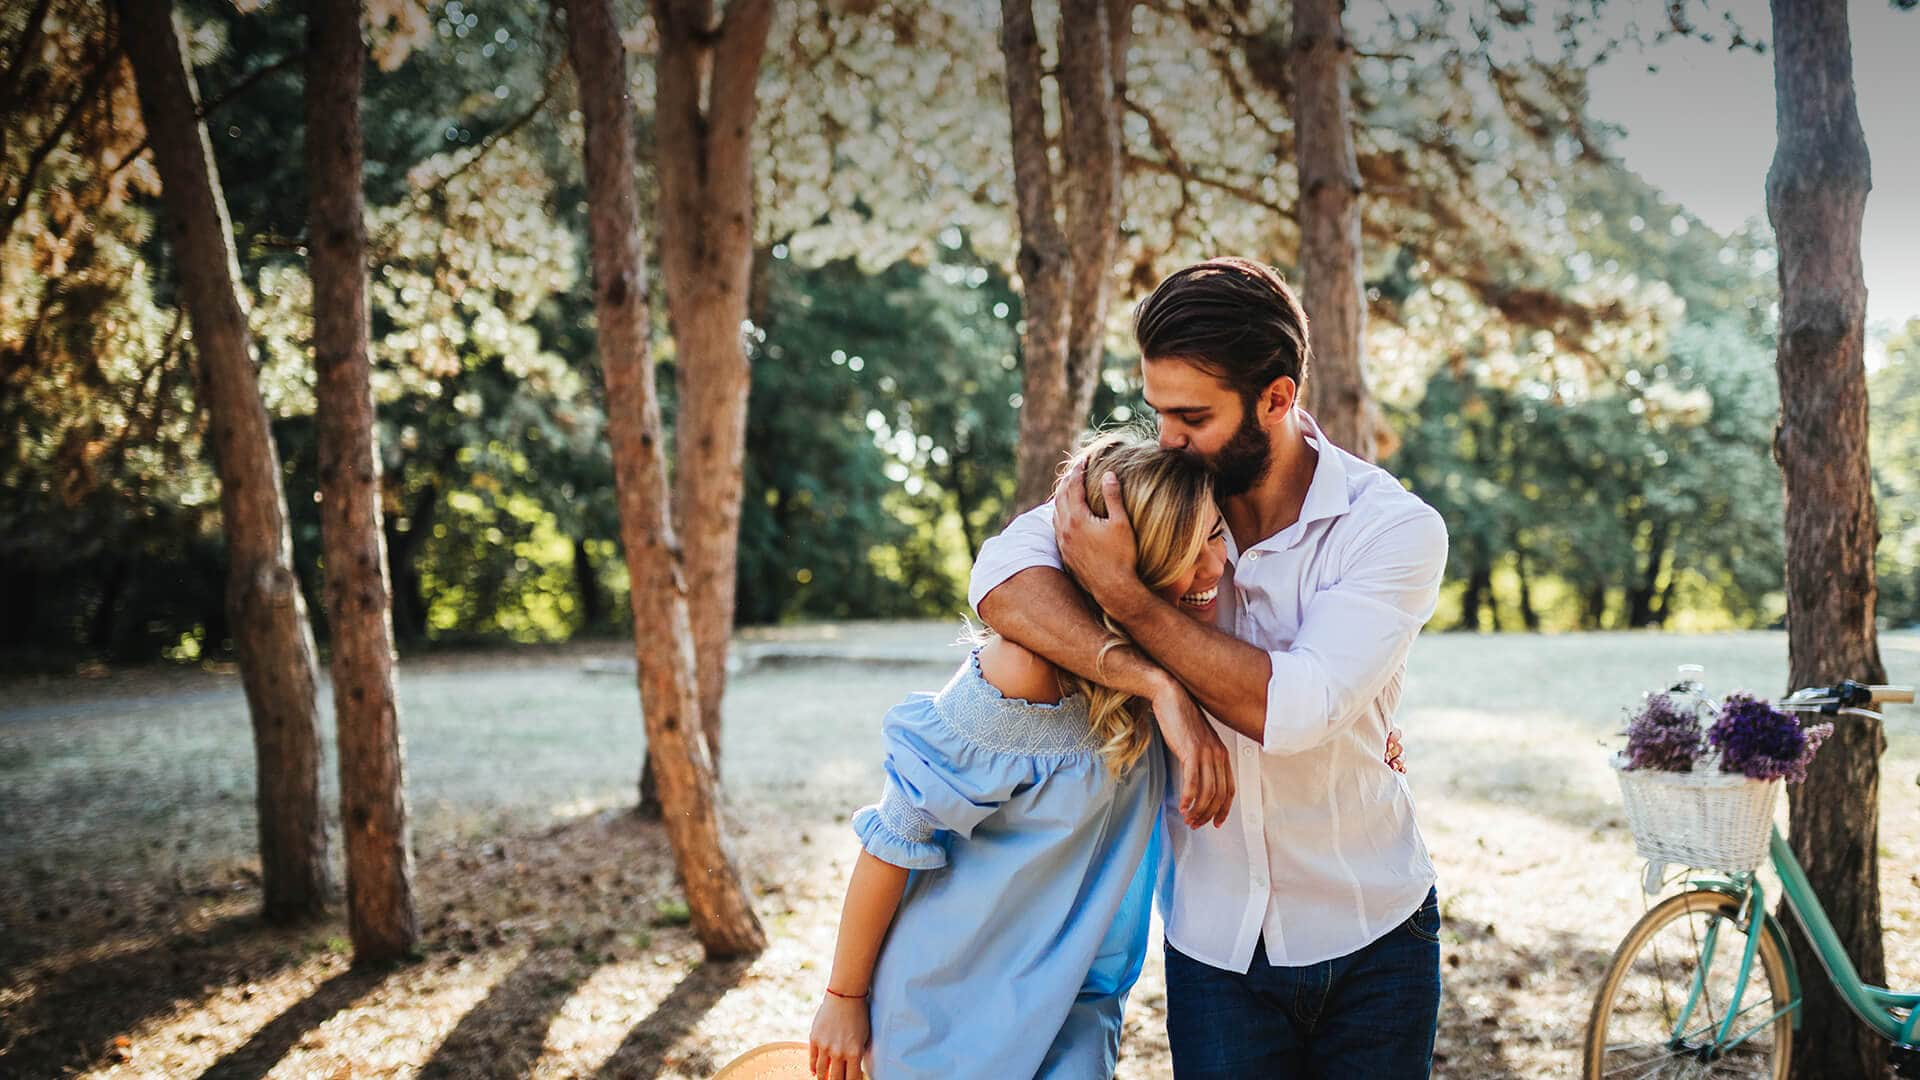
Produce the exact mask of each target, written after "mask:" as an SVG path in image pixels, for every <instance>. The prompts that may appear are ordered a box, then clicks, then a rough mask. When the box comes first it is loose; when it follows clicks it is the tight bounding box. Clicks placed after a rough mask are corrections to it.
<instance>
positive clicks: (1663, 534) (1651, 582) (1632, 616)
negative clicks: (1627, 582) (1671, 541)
mask: <svg viewBox="0 0 1920 1080" xmlns="http://www.w3.org/2000/svg"><path fill="white" fill-rule="evenodd" d="M1672 533H1673V523H1672V522H1670V521H1666V520H1660V521H1656V522H1654V523H1653V529H1652V532H1651V533H1650V534H1649V535H1648V537H1647V561H1646V563H1645V564H1644V565H1643V566H1642V567H1641V570H1640V580H1639V581H1638V582H1637V583H1635V584H1634V586H1633V588H1631V589H1629V590H1627V626H1628V627H1629V628H1630V629H1634V630H1644V629H1646V628H1647V627H1649V626H1652V625H1653V623H1654V613H1655V610H1656V604H1657V602H1658V599H1659V596H1660V571H1661V570H1662V569H1664V568H1665V566H1666V562H1667V548H1668V538H1669V537H1670V536H1671V535H1672Z"/></svg>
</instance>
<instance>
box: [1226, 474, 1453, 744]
mask: <svg viewBox="0 0 1920 1080" xmlns="http://www.w3.org/2000/svg"><path fill="white" fill-rule="evenodd" d="M1446 565H1447V526H1446V522H1445V521H1444V520H1442V518H1441V517H1440V515H1439V513H1438V512H1437V511H1435V510H1434V509H1433V508H1432V507H1430V506H1428V505H1426V504H1425V503H1420V504H1418V510H1417V511H1416V512H1414V513H1410V514H1406V515H1402V516H1400V517H1398V518H1396V519H1395V520H1394V521H1393V522H1392V523H1391V524H1389V525H1387V526H1386V527H1384V528H1382V529H1381V530H1380V531H1379V532H1377V533H1375V534H1374V535H1373V536H1372V537H1371V538H1369V539H1367V540H1365V541H1363V542H1362V544H1361V547H1360V548H1359V549H1358V550H1357V551H1356V552H1355V553H1354V555H1353V556H1352V557H1351V559H1350V560H1349V563H1348V566H1347V567H1346V569H1345V570H1344V572H1343V574H1342V576H1341V579H1340V582H1339V583H1338V584H1336V585H1335V586H1333V587H1332V588H1331V589H1326V590H1324V591H1322V592H1320V593H1318V594H1317V595H1315V596H1314V597H1313V599H1312V600H1310V601H1309V602H1308V604H1307V610H1306V613H1305V617H1304V618H1303V619H1302V620H1301V623H1300V632H1299V634H1298V635H1296V636H1295V638H1294V640H1293V644H1292V645H1291V646H1290V647H1288V648H1285V649H1280V650H1276V651H1274V652H1271V653H1269V654H1268V655H1269V656H1270V657H1271V658H1272V661H1273V677H1272V678H1271V679H1270V680H1269V681H1268V683H1267V718H1266V733H1265V738H1264V739H1263V740H1262V743H1263V745H1264V748H1265V750H1266V751H1267V752H1268V753H1270V754H1297V753H1300V752H1302V751H1305V750H1310V749H1312V748H1313V747H1315V746H1318V745H1319V744H1320V743H1322V742H1324V741H1326V740H1327V739H1328V738H1329V737H1331V736H1332V735H1333V734H1334V733H1335V732H1337V731H1339V730H1341V729H1342V728H1344V727H1345V726H1346V725H1348V724H1350V723H1352V722H1353V721H1354V720H1355V719H1357V718H1358V717H1359V716H1360V715H1361V714H1362V713H1364V712H1365V711H1366V708H1367V706H1368V705H1370V704H1371V703H1372V702H1373V700H1374V699H1375V698H1376V697H1378V696H1379V694H1380V692H1381V690H1382V689H1383V688H1384V687H1385V686H1386V684H1387V681H1388V680H1389V679H1391V678H1393V676H1394V673H1395V672H1396V671H1398V670H1400V668H1401V666H1402V665H1403V664H1404V663H1405V661H1406V656H1407V652H1408V651H1409V650H1410V649H1411V648H1412V647H1413V639H1414V636H1415V635H1417V634H1418V633H1419V632H1420V628H1421V627H1422V626H1425V625H1426V622H1427V620H1428V619H1429V618H1432V617H1433V608H1434V604H1435V602H1436V601H1437V600H1438V599H1439V595H1440V581H1441V577H1442V575H1443V574H1444V572H1445V570H1446Z"/></svg>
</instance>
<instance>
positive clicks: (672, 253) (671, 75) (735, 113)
mask: <svg viewBox="0 0 1920 1080" xmlns="http://www.w3.org/2000/svg"><path fill="white" fill-rule="evenodd" d="M713 15H714V13H713V4H712V0H653V18H654V25H655V26H656V27H658V29H659V32H660V52H659V56H658V59H657V60H656V61H655V71H656V74H655V80H656V90H655V104H654V151H655V153H654V162H655V169H656V171H657V173H658V175H659V182H660V207H661V212H660V214H659V215H658V219H659V223H660V260H661V272H662V277H663V278H664V282H665V285H666V294H667V316H668V319H669V321H670V322H671V324H672V327H673V342H674V356H675V363H674V371H675V385H676V386H677V387H678V390H679V401H678V409H679V411H678V413H677V414H676V415H675V421H674V422H675V425H676V432H675V434H676V439H675V448H676V450H677V453H678V458H677V460H676V461H675V463H674V493H673V494H674V499H673V509H674V518H675V524H676V526H677V528H678V529H679V532H680V535H681V536H683V537H685V538H686V544H687V547H686V554H685V560H686V572H687V583H688V586H689V587H690V589H691V593H690V596H691V600H692V609H691V615H692V619H693V650H694V660H695V673H696V678H697V680H698V688H699V701H700V713H699V716H700V729H701V731H703V732H704V733H705V736H706V740H707V746H708V750H709V752H710V753H711V755H712V760H713V763H714V768H715V770H716V774H717V771H718V768H719V762H720V702H721V696H722V694H723V693H724V692H725V689H726V683H727V640H728V637H729V636H730V635H731V633H732V631H733V607H734V588H735V580H734V575H735V562H736V561H737V560H736V555H737V553H738V550H739V545H740V498H741V489H742V484H743V482H744V470H745V452H746V439H747V395H748V392H749V391H750V390H751V388H752V374H751V372H750V371H749V369H748V363H747V352H746V347H745V343H744V342H743V341H742V340H741V326H742V324H743V323H744V322H745V320H746V318H747V293H748V288H749V285H750V283H751V279H752V270H753V206H754V192H753V117H754V112H755V110H756V108H757V106H758V96H757V94H756V92H755V86H756V84H757V83H758V82H759V78H760V60H761V57H762V56H764V55H765V53H766V45H767V31H768V29H769V27H770V26H771V25H772V22H773V4H772V0H733V2H732V3H731V4H729V5H728V7H727V11H726V14H725V16H724V17H723V18H722V19H721V20H720V22H719V25H718V26H715V25H714V17H713ZM703 102H705V103H706V104H704V105H703Z"/></svg>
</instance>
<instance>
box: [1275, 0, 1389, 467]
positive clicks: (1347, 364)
mask: <svg viewBox="0 0 1920 1080" xmlns="http://www.w3.org/2000/svg"><path fill="white" fill-rule="evenodd" d="M1344 7H1345V4H1344V3H1343V0H1294V5H1293V67H1294V121H1295V123H1296V124H1297V125H1298V130H1299V140H1298V150H1299V164H1300V202H1299V217H1300V269H1301V273H1302V274H1303V275H1304V276H1305V278H1306V282H1305V289H1304V291H1303V293H1302V295H1301V302H1302V304H1303V305H1304V307H1305V308H1306V312H1307V317H1308V318H1309V319H1311V320H1312V322H1313V362H1312V366H1311V368H1310V370H1309V371H1308V372H1305V373H1303V374H1305V375H1306V376H1307V383H1306V390H1307V394H1306V400H1307V404H1308V406H1309V407H1310V408H1311V410H1312V412H1313V416H1314V419H1315V420H1317V421H1319V422H1320V429H1321V430H1322V431H1324V432H1326V434H1327V438H1329V439H1331V440H1333V442H1334V445H1336V446H1340V447H1343V448H1345V449H1346V450H1348V451H1350V452H1352V453H1354V454H1356V455H1358V456H1360V457H1363V458H1365V459H1366V460H1368V461H1373V460H1375V458H1376V457H1377V456H1378V446H1377V445H1376V442H1375V428H1376V426H1377V422H1376V419H1375V406H1374V404H1373V401H1372V399H1371V398H1370V397H1369V396H1368V393H1367V365H1366V332H1367V299H1366V286H1365V283H1364V281H1363V280H1362V278H1361V267H1360V170H1359V167H1358V166H1357V165H1356V164H1355V162H1354V151H1353V121H1352V119H1351V117H1350V115H1349V110H1348V107H1347V96H1348V95H1347V69H1348V66H1349V64H1350V57H1351V56H1352V53H1353V46H1352V44H1351V43H1350V42H1348V41H1347V36H1346V32H1345V31H1344V30H1343V29H1342V28H1341V25H1340V18H1341V12H1342V9H1343V8H1344Z"/></svg>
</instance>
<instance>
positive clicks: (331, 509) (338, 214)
mask: <svg viewBox="0 0 1920 1080" xmlns="http://www.w3.org/2000/svg"><path fill="white" fill-rule="evenodd" d="M366 61H367V56H366V45H365V43H364V42H362V41H361V38H360V4H359V2H358V0H312V3H311V4H310V6H309V7H308V14H307V89H306V121H307V133H306V140H307V145H306V155H307V176H308V183H309V184H310V186H311V190H310V197H311V204H310V212H309V222H308V231H309V233H310V234H311V237H312V239H311V245H312V255H311V258H310V267H311V271H312V275H313V352H314V369H315V374H316V382H315V385H314V402H315V408H314V424H315V427H316V429H317V442H318V447H317V449H318V457H319V483H320V497H321V501H320V538H321V548H322V550H323V551H324V552H325V555H326V578H327V619H328V625H329V628H330V631H331V637H330V643H331V645H332V660H331V664H330V668H331V672H332V675H333V709H334V720H335V723H336V726H337V728H338V734H337V737H338V740H339V746H340V821H341V827H342V829H343V830H344V831H345V833H346V845H347V928H348V932H349V934H350V936H351V937H352V939H353V950H354V961H355V962H356V963H359V964H378V963H386V962H391V961H394V960H399V959H401V958H403V957H406V956H409V955H410V954H412V953H413V952H414V951H415V949H416V948H417V946H418V944H419V941H420V918H419V914H418V912H417V911H416V909H415V905H414V897H413V849H412V845H411V843H410V842H409V841H410V838H409V836H408V826H407V800H406V763H405V759H404V755H403V753H402V750H401V746H400V709H399V701H398V699H397V697H396V694H395V691H394V651H393V624H392V622H391V619H390V613H389V590H388V582H387V558H386V551H385V550H384V549H385V546H386V543H385V540H386V537H385V534H384V532H383V531H382V529H381V524H380V458H379V454H378V452H377V450H376V447H375V446H374V409H373V384H372V381H371V375H372V365H371V363H370V359H369V356H368V348H369V345H368V336H369V333H370V326H369V322H368V318H369V316H368V307H367V262H366V260H367V226H366V213H365V206H364V203H363V198H362V194H361V155H362V152H363V151H362V140H361V131H360V86H361V79H362V76H363V72H364V68H365V66H366Z"/></svg>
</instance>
